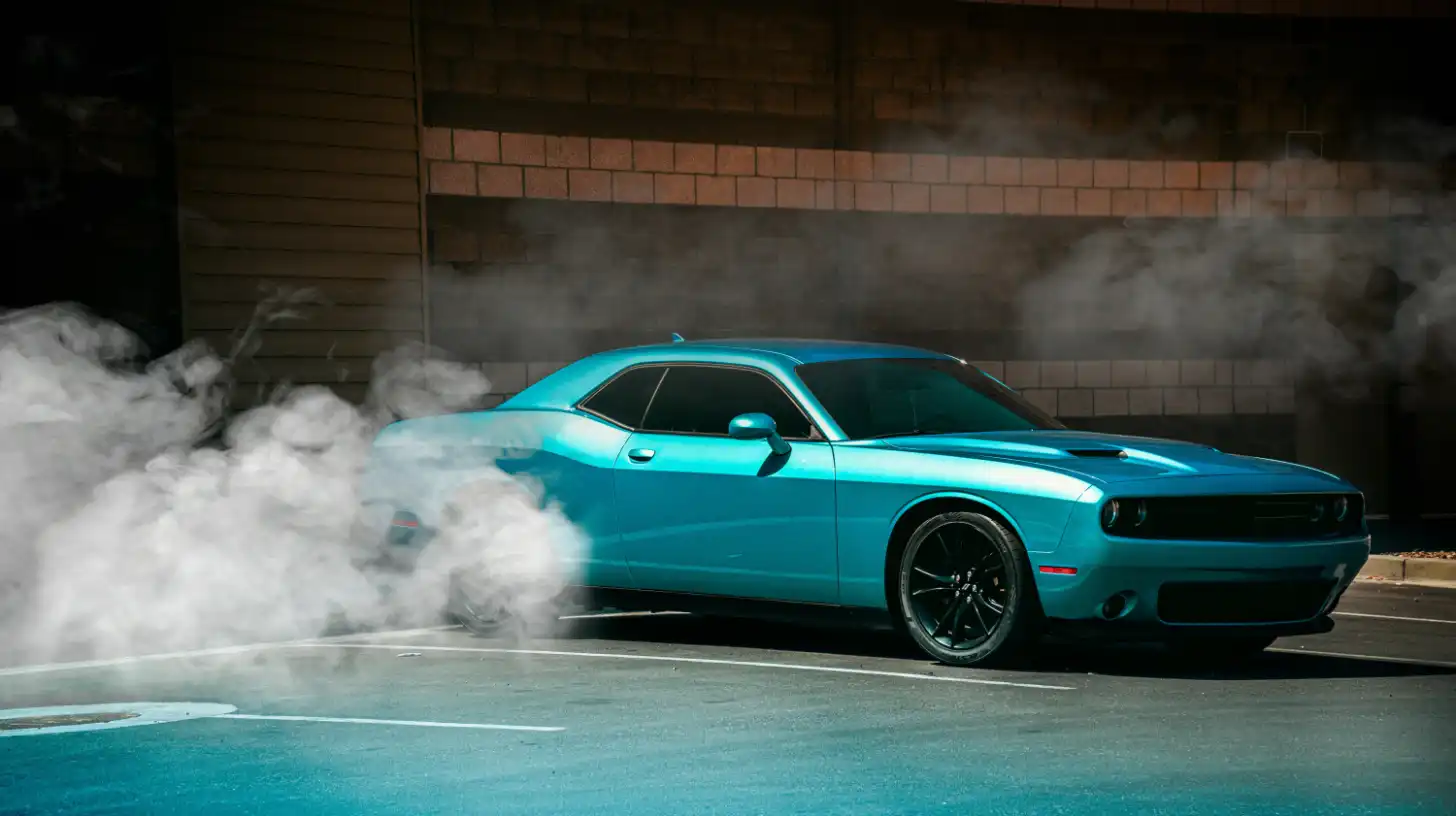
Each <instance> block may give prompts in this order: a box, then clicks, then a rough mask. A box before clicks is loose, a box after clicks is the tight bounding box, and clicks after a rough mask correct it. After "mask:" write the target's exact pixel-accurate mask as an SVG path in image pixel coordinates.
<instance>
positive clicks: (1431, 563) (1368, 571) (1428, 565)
mask: <svg viewBox="0 0 1456 816" xmlns="http://www.w3.org/2000/svg"><path fill="white" fill-rule="evenodd" d="M1356 578H1358V579H1362V580H1378V581H1402V582H1404V583H1407V584H1420V583H1433V584H1451V583H1456V559H1449V558H1401V557H1399V556H1394V555H1372V556H1370V560H1369V561H1366V562H1365V566H1364V568H1362V569H1361V570H1360V574H1359V575H1357V576H1356Z"/></svg>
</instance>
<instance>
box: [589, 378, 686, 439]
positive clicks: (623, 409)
mask: <svg viewBox="0 0 1456 816" xmlns="http://www.w3.org/2000/svg"><path fill="white" fill-rule="evenodd" d="M666 370H667V369H666V368H663V367H662V366H652V367H649V368H634V369H632V370H631V371H628V372H626V373H624V374H621V375H620V376H618V377H617V378H616V379H614V380H612V381H611V382H609V383H607V385H606V387H605V388H603V389H602V390H600V391H598V392H596V393H595V394H593V395H592V397H591V399H589V400H587V401H586V402H584V403H582V406H581V407H583V408H585V409H587V410H588V411H591V412H592V413H594V414H600V415H602V416H604V417H606V418H607V419H610V420H613V421H615V422H620V423H621V424H623V425H626V426H627V427H629V428H637V427H640V426H641V425H642V414H644V413H646V411H647V403H648V401H650V400H651V399H652V392H653V391H656V390H657V383H658V382H659V381H660V380H661V379H662V372H664V371H666Z"/></svg>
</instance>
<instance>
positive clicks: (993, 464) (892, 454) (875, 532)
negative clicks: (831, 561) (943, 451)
mask: <svg viewBox="0 0 1456 816" xmlns="http://www.w3.org/2000/svg"><path fill="white" fill-rule="evenodd" d="M835 468H836V471H837V495H836V503H837V505H838V518H839V594H840V601H841V603H843V604H845V605H847V606H863V607H873V608H877V609H884V608H885V605H886V602H885V558H886V554H887V550H888V548H889V544H890V538H891V535H892V533H893V531H894V529H895V524H896V523H897V522H898V521H899V520H900V519H902V518H903V517H904V515H905V513H907V512H910V511H912V510H913V509H914V508H915V507H916V506H918V505H920V504H922V503H924V502H926V501H934V500H936V499H941V498H963V499H966V500H967V501H972V502H977V503H979V504H982V505H985V506H986V507H989V508H991V509H993V510H995V511H996V512H998V513H1000V514H1001V515H1002V516H1003V517H1004V518H1005V519H1006V520H1007V521H1008V522H1009V523H1010V524H1011V527H1012V529H1013V531H1014V532H1015V533H1016V534H1017V536H1018V537H1020V538H1021V540H1022V541H1023V542H1024V543H1025V544H1026V548H1027V550H1028V551H1029V552H1033V553H1036V552H1051V551H1053V550H1055V549H1056V547H1057V546H1058V544H1060V542H1061V539H1062V534H1063V532H1064V531H1065V529H1066V524H1067V519H1068V518H1069V517H1070V515H1071V510H1072V507H1073V506H1075V504H1076V502H1077V500H1078V499H1079V498H1080V497H1081V496H1082V495H1083V494H1085V493H1086V492H1087V489H1088V488H1089V487H1090V485H1089V483H1088V482H1086V481H1084V480H1082V479H1079V478H1077V477H1075V476H1072V475H1068V474H1064V473H1057V472H1054V471H1048V470H1043V469H1039V468H1035V467H1032V466H1028V465H1024V464H1020V463H1014V462H1005V461H993V460H983V459H971V458H966V457H955V456H939V455H934V454H924V453H917V452H912V451H905V450H897V449H894V448H889V447H886V446H880V445H875V444H861V443H850V444H842V445H836V446H835Z"/></svg>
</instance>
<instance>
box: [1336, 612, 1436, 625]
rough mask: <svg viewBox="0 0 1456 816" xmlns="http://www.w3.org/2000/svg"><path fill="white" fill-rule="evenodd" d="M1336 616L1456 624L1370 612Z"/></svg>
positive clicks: (1341, 613)
mask: <svg viewBox="0 0 1456 816" xmlns="http://www.w3.org/2000/svg"><path fill="white" fill-rule="evenodd" d="M1334 614H1336V615H1343V616H1345V617H1347V618H1375V619H1377V620H1393V621H1409V622H1411V623H1456V620H1441V619H1440V618H1407V617H1402V616H1400V615H1375V614H1372V613H1370V612H1335V613H1334Z"/></svg>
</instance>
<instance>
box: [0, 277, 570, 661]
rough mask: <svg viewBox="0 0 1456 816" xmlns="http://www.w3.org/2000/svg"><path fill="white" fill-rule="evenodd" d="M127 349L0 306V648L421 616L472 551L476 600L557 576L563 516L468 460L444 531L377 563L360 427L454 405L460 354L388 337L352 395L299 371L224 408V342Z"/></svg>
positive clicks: (15, 652)
mask: <svg viewBox="0 0 1456 816" xmlns="http://www.w3.org/2000/svg"><path fill="white" fill-rule="evenodd" d="M266 317H267V316H266V315H262V318H260V319H266ZM252 328H255V327H250V331H248V332H245V333H244V334H243V340H242V342H243V343H244V344H246V342H247V340H248V338H249V337H251V336H253V334H254V332H253V331H252ZM143 351H144V350H143V349H142V348H141V347H140V344H139V342H138V340H137V338H136V337H135V336H134V335H132V334H131V333H129V332H128V331H127V330H125V329H124V328H122V327H120V326H118V325H115V324H113V323H110V322H107V321H104V320H101V319H98V318H97V317H95V316H93V315H91V314H89V313H87V312H85V311H84V310H82V309H80V308H77V307H73V306H70V305H52V306H46V307H41V308H36V309H30V310H24V311H18V312H10V313H7V314H3V315H0V502H3V513H4V518H5V525H4V528H3V530H0V662H21V661H24V662H34V661H60V660H78V659H90V658H97V657H106V656H115V655H128V654H142V653H155V652H165V651H173V650H182V649H192V648H207V647H215V646H226V645H232V644H238V643H248V642H257V641H271V640H285V639H294V638H306V637H313V636H317V635H320V634H323V633H325V632H326V630H329V629H330V628H331V627H335V628H336V627H337V626H339V625H340V624H341V623H343V624H344V625H347V626H350V627H368V626H377V625H385V624H388V625H404V626H419V625H429V624H433V623H438V622H440V619H441V615H442V612H443V610H444V608H445V601H446V596H447V590H448V577H449V576H450V575H451V574H452V573H459V572H464V573H466V574H469V573H470V572H471V570H476V569H479V568H480V566H481V565H482V564H484V563H488V564H489V566H490V567H491V582H492V583H491V586H492V588H493V591H495V592H496V593H498V595H497V597H496V598H495V600H496V601H497V602H498V603H500V604H502V605H504V606H505V607H507V608H508V611H509V612H510V613H512V614H513V615H515V616H517V617H520V618H521V619H523V620H529V619H539V618H542V617H543V616H548V612H549V607H550V604H551V602H552V599H553V598H554V596H555V595H556V594H557V593H558V592H559V591H560V588H561V587H563V586H565V585H566V584H568V583H569V582H570V578H571V576H570V572H569V569H570V568H569V567H567V566H565V564H567V563H569V562H570V558H569V556H570V555H572V554H574V553H573V551H574V550H575V548H579V547H580V546H581V543H582V539H581V537H580V535H579V534H578V532H577V530H576V528H575V527H574V525H572V524H571V522H570V521H568V520H567V519H566V518H565V517H564V516H563V515H562V514H561V513H560V512H559V511H558V510H556V509H554V508H552V507H550V506H547V505H546V504H545V503H544V502H543V500H542V497H541V495H540V494H539V492H538V491H537V490H536V489H535V488H533V487H532V486H531V485H529V484H527V483H525V482H523V481H521V480H518V479H516V478H513V477H511V476H508V475H506V474H504V473H503V472H501V471H499V470H497V469H495V468H493V467H491V466H489V464H486V465H481V464H480V463H479V461H478V460H476V459H473V460H472V461H471V463H470V466H471V467H472V468H475V469H476V470H477V471H478V473H473V474H472V475H473V476H474V477H476V478H473V480H472V488H471V490H472V491H473V493H472V494H471V499H472V501H471V504H470V505H469V513H467V514H465V515H464V516H463V517H462V518H461V520H460V523H459V524H458V525H457V526H453V527H447V528H445V529H443V530H441V532H440V536H439V540H440V541H442V542H443V544H442V545H440V546H431V547H428V548H427V549H426V551H425V552H424V553H423V554H421V556H420V557H419V559H418V563H417V564H416V565H415V568H414V569H413V570H410V571H407V572H400V571H397V570H390V569H387V568H385V567H383V566H381V563H382V562H381V558H380V555H381V552H382V549H383V548H384V547H385V544H384V533H385V531H384V530H383V529H381V528H380V527H379V526H378V525H377V524H376V525H370V524H368V523H365V521H366V519H365V518H364V514H362V513H361V512H360V496H359V493H358V486H359V476H360V473H361V472H362V470H363V468H364V467H365V466H366V465H367V463H368V459H369V454H370V449H371V443H372V442H373V440H374V437H375V435H376V433H377V432H378V431H379V430H380V429H381V428H382V427H384V426H385V425H387V424H388V423H390V422H392V421H394V420H396V419H401V418H414V417H422V416H429V415H435V414H445V413H452V412H457V411H461V410H468V409H470V408H471V407H472V406H474V405H476V404H478V403H477V401H478V400H479V398H480V397H481V396H482V395H483V394H485V393H486V392H487V390H488V386H489V384H488V383H487V382H486V380H485V378H484V377H483V376H482V375H481V374H480V373H479V371H477V370H474V369H472V368H469V367H466V366H462V365H459V364H457V363H454V362H451V361H449V360H446V359H443V358H440V357H439V356H437V355H435V354H433V353H431V352H430V350H428V349H423V348H408V347H407V348H401V349H398V350H396V351H395V352H393V353H390V354H386V355H382V356H381V357H379V358H378V359H377V360H376V361H375V363H374V372H373V374H374V376H373V378H372V382H371V390H370V393H369V396H368V399H367V400H366V401H365V403H364V404H363V405H362V406H356V405H353V404H351V403H349V402H346V401H344V400H343V399H341V398H340V397H338V396H337V395H335V394H334V393H333V392H332V391H330V390H328V389H326V388H323V387H318V386H310V387H299V388H283V389H279V390H278V391H277V392H276V393H274V394H273V395H272V397H271V398H270V399H268V400H267V401H266V402H265V403H264V404H262V405H259V406H258V407H254V408H251V409H248V410H245V411H242V412H240V413H236V414H232V415H230V414H229V413H228V408H229V396H230V385H229V371H230V366H231V365H232V363H234V362H235V358H236V356H237V350H235V352H234V354H233V355H232V356H229V357H224V356H219V355H218V354H216V353H214V352H213V351H212V350H211V349H209V348H208V347H207V346H206V345H204V344H201V343H197V344H189V345H187V346H184V347H183V348H181V349H178V350H177V351H175V352H173V353H171V354H168V355H166V356H164V357H162V358H160V359H158V360H156V361H154V362H152V363H150V364H147V365H144V366H143V365H138V364H137V363H136V360H137V359H139V358H140V356H141V354H142V353H143ZM440 455H443V456H444V457H446V458H448V457H449V455H450V452H449V451H448V450H445V451H443V452H442V453H441V454H440ZM557 555H564V556H567V558H566V559H565V560H563V559H562V558H558V557H555V556H557Z"/></svg>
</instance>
